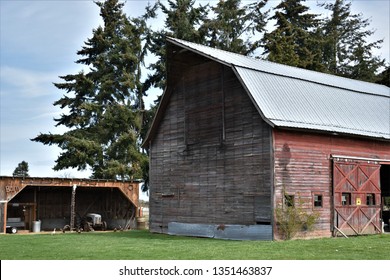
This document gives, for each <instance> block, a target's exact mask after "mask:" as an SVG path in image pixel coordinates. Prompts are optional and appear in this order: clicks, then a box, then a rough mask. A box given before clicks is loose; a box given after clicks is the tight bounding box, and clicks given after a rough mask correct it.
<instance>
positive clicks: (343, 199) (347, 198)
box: [341, 193, 351, 205]
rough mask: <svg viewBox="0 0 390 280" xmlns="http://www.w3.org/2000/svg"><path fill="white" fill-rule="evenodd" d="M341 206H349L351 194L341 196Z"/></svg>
mask: <svg viewBox="0 0 390 280" xmlns="http://www.w3.org/2000/svg"><path fill="white" fill-rule="evenodd" d="M341 205H351V193H342V194H341Z"/></svg>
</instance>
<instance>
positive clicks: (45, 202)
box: [0, 176, 139, 232]
mask: <svg viewBox="0 0 390 280" xmlns="http://www.w3.org/2000/svg"><path fill="white" fill-rule="evenodd" d="M138 198H139V182H137V181H116V180H91V179H68V178H37V177H25V178H21V177H7V176H1V177H0V231H1V232H5V231H6V227H7V223H9V224H11V223H15V222H17V223H19V226H18V227H19V228H20V229H23V230H27V231H32V230H33V223H34V222H35V221H39V222H40V226H41V229H42V230H53V229H54V228H56V229H57V230H58V229H63V228H64V226H65V225H71V224H73V225H74V226H76V225H77V223H78V222H80V219H82V218H83V217H85V215H86V214H87V213H98V214H100V215H101V216H102V219H104V221H105V222H106V223H107V227H108V229H110V228H120V227H122V228H126V227H127V228H129V227H135V226H136V225H135V224H134V223H135V218H136V217H137V214H138V211H137V210H138ZM72 212H73V213H74V215H73V217H72V215H71V213H72ZM72 218H73V220H72Z"/></svg>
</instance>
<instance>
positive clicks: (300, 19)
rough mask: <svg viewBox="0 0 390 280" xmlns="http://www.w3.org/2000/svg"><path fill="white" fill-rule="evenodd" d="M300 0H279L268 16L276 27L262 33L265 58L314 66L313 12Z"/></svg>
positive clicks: (315, 52) (316, 38) (294, 64)
mask: <svg viewBox="0 0 390 280" xmlns="http://www.w3.org/2000/svg"><path fill="white" fill-rule="evenodd" d="M302 2H305V1H304V0H283V1H282V2H281V3H280V4H279V5H277V6H276V7H275V8H274V10H275V14H274V15H273V16H272V17H271V18H270V19H273V20H276V28H275V29H274V30H273V31H271V32H269V33H266V34H265V35H264V38H263V44H264V50H265V51H264V54H266V55H267V58H268V60H270V61H274V62H278V63H282V64H287V65H291V66H297V67H301V68H308V69H313V70H317V69H316V67H315V65H318V60H319V58H318V57H321V55H319V52H318V50H316V49H315V48H314V47H315V46H316V45H318V39H319V36H318V29H317V28H318V26H319V20H318V19H317V15H315V14H311V13H309V12H308V11H309V8H308V7H306V6H304V5H303V4H302Z"/></svg>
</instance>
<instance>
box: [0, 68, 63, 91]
mask: <svg viewBox="0 0 390 280" xmlns="http://www.w3.org/2000/svg"><path fill="white" fill-rule="evenodd" d="M57 79H58V78H57V76H56V75H55V74H54V73H50V72H39V71H36V70H34V71H33V70H26V69H20V68H14V67H9V66H3V67H1V73H0V80H1V83H2V86H1V87H2V91H1V97H2V98H12V97H15V96H16V97H18V98H20V97H23V98H34V97H40V96H45V95H50V94H51V93H52V91H53V90H54V86H53V81H55V80H57Z"/></svg>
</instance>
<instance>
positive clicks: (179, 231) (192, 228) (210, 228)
mask: <svg viewBox="0 0 390 280" xmlns="http://www.w3.org/2000/svg"><path fill="white" fill-rule="evenodd" d="M168 234H171V235H185V236H196V237H208V238H216V239H230V240H272V226H271V225H231V224H227V225H225V224H221V225H217V224H191V223H177V222H171V223H168Z"/></svg>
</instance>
